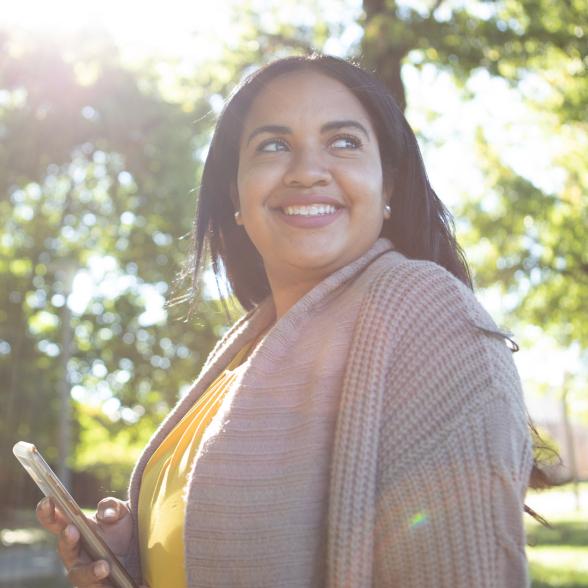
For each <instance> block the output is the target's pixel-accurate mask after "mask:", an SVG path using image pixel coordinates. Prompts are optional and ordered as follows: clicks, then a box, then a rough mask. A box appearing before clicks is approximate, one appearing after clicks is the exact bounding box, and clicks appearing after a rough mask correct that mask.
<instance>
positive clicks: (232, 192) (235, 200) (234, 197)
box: [229, 182, 243, 225]
mask: <svg viewBox="0 0 588 588" xmlns="http://www.w3.org/2000/svg"><path fill="white" fill-rule="evenodd" d="M229 196H230V198H231V202H232V204H233V209H234V210H235V223H236V224H238V225H243V219H242V218H241V205H240V204H239V192H238V191H237V185H236V184H235V182H231V186H230V188H229Z"/></svg>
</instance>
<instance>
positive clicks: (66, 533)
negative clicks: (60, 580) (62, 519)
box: [57, 524, 80, 570]
mask: <svg viewBox="0 0 588 588" xmlns="http://www.w3.org/2000/svg"><path fill="white" fill-rule="evenodd" d="M57 551H59V557H61V560H62V561H63V565H64V566H65V567H66V568H67V569H68V570H69V569H70V568H73V567H74V566H75V565H78V564H79V563H80V532H79V531H78V530H77V528H76V527H75V526H74V525H71V524H70V525H66V526H65V527H64V528H63V530H62V531H61V533H59V540H58V542H57Z"/></svg>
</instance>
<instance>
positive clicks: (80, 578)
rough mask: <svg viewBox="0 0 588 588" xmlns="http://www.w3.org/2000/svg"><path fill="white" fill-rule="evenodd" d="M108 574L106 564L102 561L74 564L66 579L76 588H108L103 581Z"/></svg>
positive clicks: (108, 570) (108, 569)
mask: <svg viewBox="0 0 588 588" xmlns="http://www.w3.org/2000/svg"><path fill="white" fill-rule="evenodd" d="M109 573H110V568H109V566H108V562H106V561H104V560H99V561H95V562H92V563H89V564H87V563H80V562H78V563H76V565H74V566H73V567H72V568H71V569H70V570H69V572H68V574H67V579H68V580H69V581H70V582H71V583H72V584H73V585H74V586H76V587H77V588H98V587H99V588H105V587H107V586H110V588H112V585H111V584H108V583H107V582H103V580H104V579H105V578H106V577H107V576H108V574H109Z"/></svg>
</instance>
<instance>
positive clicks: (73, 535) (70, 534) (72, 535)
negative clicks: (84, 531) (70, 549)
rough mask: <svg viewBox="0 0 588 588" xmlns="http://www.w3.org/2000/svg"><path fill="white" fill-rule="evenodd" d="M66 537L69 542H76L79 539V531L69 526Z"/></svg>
mask: <svg viewBox="0 0 588 588" xmlns="http://www.w3.org/2000/svg"><path fill="white" fill-rule="evenodd" d="M65 536H66V537H67V539H68V541H75V540H76V539H77V538H78V531H77V529H76V528H75V527H74V526H73V525H68V526H67V527H66V528H65Z"/></svg>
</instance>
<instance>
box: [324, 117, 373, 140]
mask: <svg viewBox="0 0 588 588" xmlns="http://www.w3.org/2000/svg"><path fill="white" fill-rule="evenodd" d="M349 127H351V128H353V129H358V130H359V131H361V132H362V133H363V134H364V135H365V136H366V137H367V138H368V139H369V138H370V134H369V132H368V130H367V129H366V128H365V127H364V126H363V125H362V124H361V123H360V122H358V121H356V120H334V121H331V122H328V123H325V124H324V125H323V126H322V127H321V133H326V132H328V131H338V130H339V129H344V128H349Z"/></svg>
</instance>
